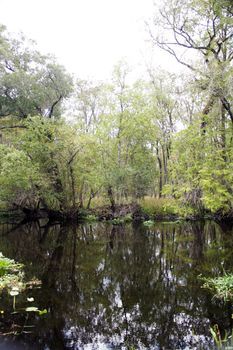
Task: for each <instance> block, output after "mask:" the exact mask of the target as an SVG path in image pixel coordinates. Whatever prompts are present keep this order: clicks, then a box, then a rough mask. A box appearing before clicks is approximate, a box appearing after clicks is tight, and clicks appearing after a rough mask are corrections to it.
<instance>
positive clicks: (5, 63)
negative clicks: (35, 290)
mask: <svg viewBox="0 0 233 350" xmlns="http://www.w3.org/2000/svg"><path fill="white" fill-rule="evenodd" d="M147 30H148V37H149V38H150V41H151V42H152V44H153V45H155V46H159V47H160V48H161V50H165V51H167V54H168V55H172V56H173V59H174V60H176V61H178V62H179V63H180V65H181V66H183V67H184V69H183V70H182V73H177V74H175V73H170V72H167V71H164V70H161V69H160V68H159V67H152V66H148V67H146V71H147V75H146V76H145V78H144V79H141V78H140V79H138V80H137V79H135V80H133V81H132V79H130V74H131V68H130V67H129V65H128V64H127V62H126V61H125V60H123V59H122V60H121V61H120V62H118V63H117V64H116V65H115V66H114V67H113V71H112V76H111V77H109V80H108V81H105V82H103V81H101V82H96V81H89V80H81V79H79V78H78V77H75V76H72V75H71V74H69V73H68V72H67V71H66V69H65V68H64V67H63V66H61V65H60V64H59V63H58V62H57V61H56V59H55V58H54V57H53V56H52V55H44V54H42V53H40V52H39V51H38V50H37V47H36V45H35V43H34V42H33V41H31V40H29V39H27V38H26V37H24V36H23V35H17V36H16V35H15V36H12V35H10V34H9V33H8V32H7V28H6V27H4V25H2V26H1V27H0V117H1V125H0V208H1V210H3V211H4V210H5V211H11V210H22V211H23V212H24V213H25V214H27V215H31V214H32V213H33V215H37V214H38V213H39V212H41V211H43V212H46V213H48V215H51V216H52V215H55V216H56V215H60V216H62V217H63V218H64V217H69V218H71V217H72V218H77V217H78V216H79V215H81V214H83V213H85V212H88V213H89V214H90V213H94V214H96V212H95V209H96V208H105V210H107V209H106V208H109V210H111V212H112V213H113V216H111V217H116V215H117V214H116V215H115V214H114V213H116V212H117V210H119V206H123V205H124V206H125V207H127V206H128V207H129V208H130V209H128V211H129V212H127V214H132V212H130V211H132V210H133V209H132V208H133V207H135V206H136V207H137V210H141V211H142V212H144V213H146V214H147V215H149V217H151V215H152V216H153V215H157V214H162V215H168V216H169V215H170V216H173V215H176V216H179V217H208V216H209V217H217V218H218V219H221V220H224V219H232V218H233V106H232V105H233V65H232V62H233V4H232V1H231V0H210V1H209V0H208V1H207V0H198V1H196V0H188V1H184V0H177V1H174V0H166V1H165V2H164V3H163V6H162V8H161V9H160V11H158V13H157V14H155V15H154V18H153V21H152V22H150V23H148V24H147ZM161 33H162V34H161ZM184 52H185V54H184ZM138 208H139V209H138ZM103 210H104V209H102V211H103ZM114 215H115V216H114ZM102 216H104V215H102Z"/></svg>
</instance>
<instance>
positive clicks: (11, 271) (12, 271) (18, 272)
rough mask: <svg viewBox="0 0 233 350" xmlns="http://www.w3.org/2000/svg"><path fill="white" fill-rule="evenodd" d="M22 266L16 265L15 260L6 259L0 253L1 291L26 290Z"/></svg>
mask: <svg viewBox="0 0 233 350" xmlns="http://www.w3.org/2000/svg"><path fill="white" fill-rule="evenodd" d="M22 267H23V265H22V264H18V263H16V262H15V261H14V260H13V259H9V258H6V257H4V256H3V255H2V253H0V291H1V290H3V289H8V290H9V291H10V290H13V289H14V288H17V291H18V290H22V289H23V288H24V283H23V277H24V274H23V272H22Z"/></svg>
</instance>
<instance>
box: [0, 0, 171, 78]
mask: <svg viewBox="0 0 233 350" xmlns="http://www.w3.org/2000/svg"><path fill="white" fill-rule="evenodd" d="M156 2H157V3H158V2H159V0H156V1H155V3H156ZM0 5H1V7H0V8H1V11H0V23H2V24H4V25H6V26H7V29H8V31H10V32H19V31H22V32H23V33H24V34H25V35H26V36H27V37H29V38H31V39H34V40H36V42H37V43H38V47H39V49H40V50H41V51H42V52H43V53H52V54H54V55H55V56H56V57H57V59H58V62H59V63H61V64H63V65H64V66H65V67H66V68H67V70H68V71H69V72H71V73H75V74H76V75H77V76H78V77H80V78H93V79H99V80H104V79H107V78H108V77H109V76H110V74H111V71H112V68H113V66H114V64H116V63H117V62H118V61H119V60H120V59H122V58H126V60H127V61H128V62H129V64H130V65H131V66H132V67H133V69H134V71H137V73H138V76H140V74H141V73H142V71H143V67H144V65H145V61H148V62H149V61H150V60H151V50H150V49H149V44H148V43H147V44H146V42H145V40H146V39H147V38H148V34H147V33H146V29H145V20H148V19H149V18H150V17H152V14H153V11H154V10H153V8H154V7H153V0H0ZM153 57H154V58H153V60H154V63H153V64H154V66H156V65H161V66H163V67H165V68H166V67H171V65H173V64H175V62H174V61H173V59H172V58H170V57H168V54H165V53H162V52H161V51H160V50H159V49H155V52H154V56H153Z"/></svg>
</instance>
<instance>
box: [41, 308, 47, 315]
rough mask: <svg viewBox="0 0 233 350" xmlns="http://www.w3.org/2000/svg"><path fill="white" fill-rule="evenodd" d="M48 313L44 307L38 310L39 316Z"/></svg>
mask: <svg viewBox="0 0 233 350" xmlns="http://www.w3.org/2000/svg"><path fill="white" fill-rule="evenodd" d="M47 313H48V310H47V309H44V310H39V316H41V315H45V314H47Z"/></svg>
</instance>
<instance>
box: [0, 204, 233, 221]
mask: <svg viewBox="0 0 233 350" xmlns="http://www.w3.org/2000/svg"><path fill="white" fill-rule="evenodd" d="M177 208H178V207H177V206H176V205H175V203H174V201H171V200H168V199H164V198H162V199H152V198H149V199H147V200H145V199H144V200H142V201H141V202H139V203H135V202H134V203H127V204H116V205H115V206H114V208H113V207H112V206H110V205H108V204H104V205H100V206H98V205H97V206H93V207H92V208H90V209H85V208H71V209H69V210H66V211H59V210H52V209H30V208H22V209H17V210H0V218H1V220H4V221H5V220H6V221H7V220H9V219H10V220H12V219H14V220H16V221H17V220H18V221H20V220H35V219H41V218H47V219H49V220H51V221H54V220H56V221H61V222H64V221H75V222H83V221H111V222H113V223H115V224H122V223H124V222H130V221H135V222H137V221H138V222H145V221H171V222H172V221H178V220H193V221H194V220H202V219H209V220H214V221H216V222H233V212H229V213H222V212H217V213H210V212H208V211H202V212H198V211H195V210H193V212H191V211H190V210H187V211H186V212H185V211H184V210H183V211H182V210H181V211H180V210H178V209H177Z"/></svg>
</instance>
